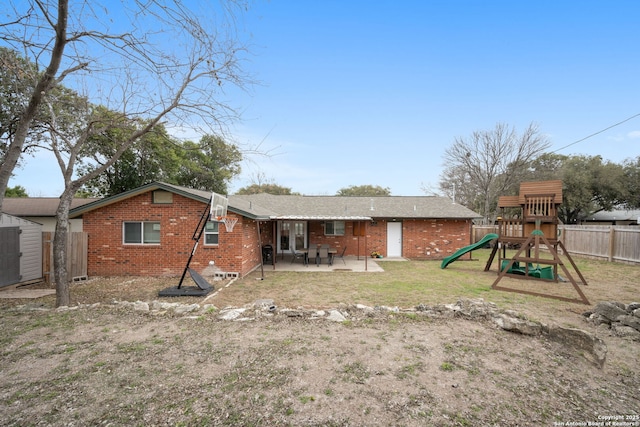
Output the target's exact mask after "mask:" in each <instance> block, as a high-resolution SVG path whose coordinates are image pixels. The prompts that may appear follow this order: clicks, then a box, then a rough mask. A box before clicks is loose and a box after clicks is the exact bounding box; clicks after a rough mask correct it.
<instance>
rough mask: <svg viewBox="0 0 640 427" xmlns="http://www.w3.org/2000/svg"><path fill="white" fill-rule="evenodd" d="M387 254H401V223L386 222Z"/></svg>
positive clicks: (394, 255) (398, 255)
mask: <svg viewBox="0 0 640 427" xmlns="http://www.w3.org/2000/svg"><path fill="white" fill-rule="evenodd" d="M387 256H388V257H400V256H402V223H401V222H388V223H387Z"/></svg>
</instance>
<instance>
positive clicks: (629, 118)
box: [552, 113, 640, 153]
mask: <svg viewBox="0 0 640 427" xmlns="http://www.w3.org/2000/svg"><path fill="white" fill-rule="evenodd" d="M638 116H640V113H638V114H634V115H633V116H631V117H628V118H626V119H624V120H623V121H621V122H618V123H616V124H614V125H611V126H609V127H608V128H605V129H602V130H599V131H598V132H595V133H592V134H591V135H589V136H585V137H584V138H582V139H579V140H577V141H575V142H572V143H571V144H569V145H565V146H564V147H560V148H558V149H556V150H553V151H552V153H556V152H558V151H560V150H564V149H565V148H568V147H571V146H572V145H576V144H577V143H578V142H582V141H584V140H586V139H589V138H591V137H592V136H596V135H598V134H601V133H602V132H606V131H608V130H609V129H612V128H614V127H616V126H620V125H621V124H623V123H625V122H628V121H629V120H631V119H634V118H636V117H638Z"/></svg>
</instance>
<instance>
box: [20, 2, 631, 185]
mask: <svg viewBox="0 0 640 427" xmlns="http://www.w3.org/2000/svg"><path fill="white" fill-rule="evenodd" d="M639 18H640V2H638V1H635V0H616V1H604V0H602V1H592V0H580V1H578V0H566V1H557V0H553V1H547V0H534V1H524V0H523V1H513V0H510V1H492V0H484V1H480V0H477V1H470V0H469V1H463V0H446V1H445V0H441V1H431V0H420V1H409V0H406V1H388V0H378V1H375V2H372V1H364V0H323V1H311V0H287V1H285V0H280V1H278V0H271V1H264V0H263V1H253V2H252V3H251V8H250V9H249V11H248V12H247V13H246V15H243V16H242V17H241V18H240V20H239V27H240V28H241V30H242V31H243V37H246V39H247V40H248V42H249V43H250V44H251V55H250V56H249V57H248V59H247V61H246V62H245V63H244V65H243V66H244V67H245V69H246V70H247V71H248V72H249V73H251V74H252V75H253V76H254V77H255V79H256V80H257V81H258V82H259V83H258V84H256V85H255V86H253V87H252V88H251V90H250V91H248V93H245V92H239V91H237V92H236V91H231V92H230V93H229V95H230V100H229V101H230V103H231V104H232V105H233V106H234V107H235V108H236V109H238V110H240V111H242V121H240V122H238V123H236V124H235V125H234V126H233V127H232V128H231V129H230V130H231V134H232V136H233V139H234V143H236V144H238V146H239V147H240V148H241V149H242V148H243V147H244V148H248V147H256V146H259V147H260V150H262V151H263V152H264V153H265V154H264V155H247V156H245V157H246V158H245V161H244V162H243V166H242V168H243V171H242V174H241V176H239V177H238V178H237V179H235V180H234V181H233V182H232V183H231V185H230V188H229V193H230V194H232V193H234V192H235V191H237V190H238V189H239V188H241V187H244V186H247V185H250V184H251V183H252V182H255V181H256V180H257V179H258V177H262V179H266V180H267V181H269V182H272V183H275V184H278V185H281V186H284V187H289V188H291V189H292V191H294V192H298V193H301V194H307V195H332V194H336V192H337V191H338V190H340V189H342V188H345V187H349V186H352V185H377V186H381V187H386V188H389V189H390V191H391V194H392V195H402V196H411V195H424V194H430V193H425V191H424V189H430V190H432V191H436V190H437V187H438V182H439V180H440V177H441V174H442V172H443V171H442V162H443V154H444V152H445V150H446V149H447V148H448V147H450V146H451V145H452V144H453V142H454V140H455V139H456V138H466V137H468V136H470V135H471V134H472V133H473V132H474V131H478V130H491V129H493V128H495V126H496V124H497V123H504V124H507V125H509V126H513V127H514V128H515V129H516V131H517V132H522V131H524V130H525V128H526V127H528V125H529V124H530V123H536V124H537V125H538V127H539V130H540V132H541V133H542V134H544V135H545V136H546V137H547V138H548V139H549V141H550V143H551V148H550V150H549V151H552V152H556V153H558V154H564V155H589V156H595V155H600V156H602V157H603V159H605V160H610V161H613V162H616V163H621V162H623V161H624V160H625V159H628V158H636V157H638V156H640V80H639V79H638V76H640V55H639V54H638V50H639V46H640V31H638V23H639V22H640V19H639ZM621 122H623V123H621ZM619 123H620V124H619ZM607 128H609V129H607ZM605 129H606V130H605ZM593 134H596V135H594V136H590V135H593ZM589 136H590V137H589ZM587 137H588V138H587ZM585 138H586V139H585ZM15 175H16V176H15V177H14V178H12V179H11V180H10V181H9V186H10V187H12V186H15V185H22V186H23V187H25V188H26V189H27V192H28V194H29V195H30V196H32V197H38V196H40V197H42V196H59V195H60V194H61V192H62V189H63V182H62V177H61V174H60V171H59V169H57V166H56V164H55V160H53V158H52V157H50V156H47V155H46V154H44V153H41V154H39V155H38V156H37V157H34V158H25V165H24V167H23V168H22V169H20V170H16V171H15Z"/></svg>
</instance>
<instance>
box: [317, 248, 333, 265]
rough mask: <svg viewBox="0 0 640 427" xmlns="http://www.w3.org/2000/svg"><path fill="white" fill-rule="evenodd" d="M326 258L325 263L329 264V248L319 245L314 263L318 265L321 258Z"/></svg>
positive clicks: (320, 262)
mask: <svg viewBox="0 0 640 427" xmlns="http://www.w3.org/2000/svg"><path fill="white" fill-rule="evenodd" d="M324 258H326V259H327V265H331V254H329V248H323V247H320V248H319V249H318V255H316V265H317V266H318V267H320V264H322V260H323V259H324Z"/></svg>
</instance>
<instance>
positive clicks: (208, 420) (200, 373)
mask: <svg viewBox="0 0 640 427" xmlns="http://www.w3.org/2000/svg"><path fill="white" fill-rule="evenodd" d="M427 267H429V265H428V264H416V266H415V271H407V272H406V276H404V277H400V275H401V274H405V273H403V270H407V267H404V266H403V267H402V269H400V268H399V267H394V268H395V270H393V269H391V268H389V270H390V273H376V274H366V275H363V276H353V273H347V272H336V273H331V274H326V275H323V277H322V278H318V277H316V276H317V275H299V274H293V275H291V276H289V275H286V274H285V275H283V276H268V277H267V280H257V278H256V277H252V276H250V277H247V278H245V279H243V280H238V281H235V282H233V283H232V284H231V286H229V287H227V285H228V284H229V283H231V282H230V281H218V282H215V283H213V284H214V286H215V288H216V291H217V292H219V294H217V295H215V296H212V298H210V299H209V300H208V301H205V300H204V299H203V298H197V297H191V298H188V297H179V298H164V299H159V298H158V291H159V290H160V289H164V288H166V287H170V286H175V285H176V284H177V279H176V278H163V279H149V278H107V279H101V278H94V279H89V280H87V281H83V282H78V283H73V284H72V285H71V296H72V303H73V307H71V309H68V310H65V311H57V310H55V309H54V308H53V307H54V304H55V297H53V296H46V297H43V298H40V299H37V300H0V319H1V321H2V324H3V328H2V329H1V330H0V344H1V348H2V350H1V356H0V357H1V359H0V362H1V365H0V366H1V369H0V372H1V373H2V375H0V424H2V425H15V426H29V425H34V426H35V425H56V426H58V425H59V426H62V425H65V426H68V425H114V426H115V425H145V426H147V425H154V426H165V425H166V426H179V425H183V426H187V425H188V426H192V425H193V426H239V425H241V426H276V425H277V426H282V425H292V426H294V425H295V426H390V425H397V426H424V425H437V426H558V425H587V424H588V423H589V422H591V423H592V425H597V424H593V423H597V422H603V423H604V422H605V421H606V419H607V417H616V418H617V417H622V418H621V419H620V418H617V419H616V420H614V421H616V422H621V421H622V422H629V423H637V424H628V425H640V419H638V418H637V417H638V414H640V398H639V397H638V396H640V343H638V342H637V341H633V340H632V339H625V338H621V337H617V336H614V335H613V334H612V333H611V332H610V331H609V330H607V329H605V328H603V327H596V326H595V325H594V324H591V323H588V322H586V321H585V318H584V317H583V316H582V313H583V312H584V311H585V310H587V309H589V308H590V307H586V306H583V305H576V304H569V303H563V302H558V301H554V300H545V299H540V298H533V297H527V296H521V295H518V294H513V293H505V292H486V291H484V290H483V288H481V287H480V286H477V287H475V288H470V289H466V288H462V287H461V285H460V284H461V283H471V282H472V281H473V280H474V279H476V278H478V277H480V278H481V279H485V278H484V277H483V276H482V273H478V272H477V271H475V270H477V269H474V268H473V265H471V264H469V267H467V266H466V265H464V266H463V268H459V270H460V274H461V275H462V274H466V271H465V269H468V270H469V271H470V273H469V275H468V278H467V276H464V280H460V281H456V282H449V283H444V284H443V285H442V288H441V290H439V289H440V288H438V287H437V282H438V280H439V278H438V276H437V274H438V273H439V272H438V271H437V270H428V271H427V270H425V272H424V273H421V272H420V271H419V269H421V268H425V269H426V268H427ZM587 267H588V266H587ZM594 270H595V269H594ZM612 271H613V273H611V272H610V273H606V272H603V273H602V274H603V279H599V278H598V277H597V276H596V275H595V273H594V274H591V275H590V283H589V297H590V298H591V299H592V303H593V304H595V303H597V302H598V301H601V300H604V299H606V300H619V301H621V302H626V303H628V302H631V300H630V298H633V297H634V296H635V297H636V298H637V295H638V283H639V280H638V278H639V275H640V273H639V271H640V270H637V267H636V269H630V268H627V267H620V266H617V267H616V268H615V269H614V270H612ZM598 273H599V272H598ZM386 274H388V275H386ZM419 274H422V275H423V276H424V277H427V278H428V281H429V282H428V283H429V284H430V286H429V287H428V288H426V287H425V286H423V285H421V283H420V281H419V280H416V283H417V284H416V286H414V287H403V284H406V283H411V280H413V278H414V277H416V276H417V275H419ZM616 274H617V275H616ZM385 275H386V276H385ZM276 277H278V280H275V278H276ZM329 277H331V279H330V280H331V281H332V283H328V282H327V280H328V278H329ZM450 277H451V273H450V272H449V273H447V276H446V277H444V279H447V278H449V279H450ZM592 277H593V279H591V278H592ZM612 277H613V278H614V279H615V280H613V281H612ZM363 278H364V279H363ZM399 278H400V280H399ZM358 281H360V282H364V283H363V284H359V283H358ZM484 281H485V282H487V280H484ZM336 283H338V285H336ZM488 283H491V282H490V281H488ZM610 283H615V286H611V285H610ZM483 286H484V287H485V288H486V287H487V286H486V285H483ZM40 287H41V288H46V287H44V286H40ZM390 287H393V288H392V289H390ZM380 295H384V298H381V297H380ZM478 296H482V297H483V298H485V300H491V299H492V298H495V299H496V301H495V302H497V303H498V307H499V308H500V309H501V310H507V309H512V310H514V312H513V313H512V314H513V315H514V316H516V317H517V318H522V319H523V320H526V319H527V318H529V319H531V320H537V321H541V322H544V323H546V324H561V325H563V326H566V327H574V328H579V329H582V330H584V331H585V332H587V333H588V334H590V335H593V336H595V337H598V338H599V339H601V340H602V341H603V342H604V343H605V344H606V348H607V355H606V362H605V363H604V366H602V367H601V368H600V367H598V366H597V365H596V364H594V363H593V362H592V361H591V360H590V359H589V358H588V357H585V354H584V350H583V349H581V348H577V347H571V346H569V345H568V344H567V343H566V342H562V340H560V341H559V340H555V339H550V338H549V337H547V336H545V335H544V334H541V335H536V336H527V335H523V334H518V333H513V332H507V331H504V330H502V329H500V328H499V327H497V326H496V324H495V323H494V322H491V321H488V320H486V319H485V318H482V317H480V318H476V319H469V318H466V317H461V316H456V315H450V314H449V315H437V314H436V315H427V314H425V312H421V311H419V310H403V309H402V308H414V307H418V306H420V304H421V303H424V304H429V305H431V306H433V305H434V304H437V303H438V304H440V303H442V304H444V303H454V302H456V300H457V299H458V298H461V297H469V298H477V297H478ZM259 298H273V299H274V300H275V302H274V305H275V306H276V308H275V309H273V310H268V309H267V310H264V309H259V310H258V309H254V308H253V305H252V304H251V303H253V302H254V301H255V300H257V299H259ZM391 298H396V299H391ZM157 300H162V301H163V302H165V303H179V304H181V305H182V306H189V305H191V304H199V305H200V306H199V307H198V309H197V310H195V311H190V312H185V313H184V314H181V315H178V314H176V313H175V311H174V310H171V309H166V310H165V309H162V308H160V309H151V310H145V309H144V306H145V304H139V305H138V306H136V305H134V304H125V303H122V301H132V302H133V301H145V302H151V301H157ZM381 300H385V301H389V302H387V303H386V305H387V306H388V308H389V309H387V310H377V309H372V310H365V312H366V313H367V314H366V315H362V314H358V315H356V314H354V313H355V312H354V311H353V310H352V308H353V307H354V304H355V303H358V302H359V303H363V304H366V306H367V307H368V308H373V307H375V306H376V305H379V304H380V303H379V302H378V301H381ZM294 301H295V302H298V304H293V302H294ZM406 301H413V303H412V304H407V303H405V302H406ZM206 303H211V304H212V305H213V306H205V305H204V304H206ZM396 304H397V305H399V306H400V307H401V308H400V309H395V308H394V306H395V305H396ZM214 306H217V307H214ZM226 306H233V307H240V308H241V309H243V310H246V312H245V314H244V315H243V316H240V317H238V318H236V320H235V321H230V320H221V314H222V313H223V312H224V310H222V309H223V308H224V307H226ZM140 308H141V309H140ZM330 308H336V309H338V310H339V311H340V312H341V313H343V314H345V316H346V319H345V320H344V321H342V322H334V321H330V320H327V319H328V316H326V315H324V316H320V315H315V314H314V310H315V311H317V312H319V311H320V310H321V309H324V311H325V312H326V311H328V310H329V309H330ZM361 311H362V310H361ZM310 312H311V315H309V313H310ZM287 313H289V314H287ZM295 313H306V314H305V315H297V314H295ZM625 417H626V419H625ZM634 417H635V418H634ZM609 420H613V418H609ZM562 423H563V424H562ZM570 423H574V424H570ZM603 425H604V424H603ZM611 425H613V424H611ZM618 425H623V424H618Z"/></svg>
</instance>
